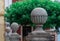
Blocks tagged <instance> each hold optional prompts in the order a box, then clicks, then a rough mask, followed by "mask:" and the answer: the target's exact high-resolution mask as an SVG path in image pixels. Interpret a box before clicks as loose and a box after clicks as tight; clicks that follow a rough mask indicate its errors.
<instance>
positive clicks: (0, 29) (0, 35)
mask: <svg viewBox="0 0 60 41" xmlns="http://www.w3.org/2000/svg"><path fill="white" fill-rule="evenodd" d="M3 15H4V0H0V41H4V16H3Z"/></svg>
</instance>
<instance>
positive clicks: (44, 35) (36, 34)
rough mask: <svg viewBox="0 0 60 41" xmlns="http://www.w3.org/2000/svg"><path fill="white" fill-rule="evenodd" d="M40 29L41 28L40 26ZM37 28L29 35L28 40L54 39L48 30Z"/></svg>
mask: <svg viewBox="0 0 60 41" xmlns="http://www.w3.org/2000/svg"><path fill="white" fill-rule="evenodd" d="M39 29H40V28H39ZM39 29H37V30H35V31H33V32H31V33H30V34H29V35H28V36H27V37H26V40H27V41H52V40H51V35H50V33H48V32H45V31H43V30H42V29H40V30H39Z"/></svg>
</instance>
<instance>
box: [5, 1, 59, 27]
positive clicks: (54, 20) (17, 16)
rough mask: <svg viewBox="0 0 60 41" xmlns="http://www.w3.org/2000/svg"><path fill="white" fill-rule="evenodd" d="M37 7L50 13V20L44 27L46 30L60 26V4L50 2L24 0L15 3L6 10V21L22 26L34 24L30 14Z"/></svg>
mask: <svg viewBox="0 0 60 41" xmlns="http://www.w3.org/2000/svg"><path fill="white" fill-rule="evenodd" d="M36 7H42V8H44V9H46V11H47V13H48V19H47V22H46V23H45V24H44V26H43V27H44V28H46V27H53V26H60V3H59V2H52V1H50V0H49V1H48V0H24V1H20V2H15V3H13V4H12V5H11V6H10V7H9V8H6V10H5V11H6V13H5V17H6V18H7V19H6V20H7V21H9V22H10V23H12V22H17V23H19V24H22V25H25V24H33V23H32V21H31V18H30V14H31V11H32V10H33V9H34V8H36Z"/></svg>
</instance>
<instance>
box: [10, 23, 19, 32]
mask: <svg viewBox="0 0 60 41" xmlns="http://www.w3.org/2000/svg"><path fill="white" fill-rule="evenodd" d="M18 28H19V25H18V23H16V22H13V23H12V24H11V29H12V30H13V31H14V32H16V31H17V30H18Z"/></svg>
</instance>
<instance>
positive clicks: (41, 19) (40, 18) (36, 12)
mask: <svg viewBox="0 0 60 41" xmlns="http://www.w3.org/2000/svg"><path fill="white" fill-rule="evenodd" d="M47 16H48V15H47V12H46V10H45V9H44V8H39V7H38V8H35V9H33V10H32V12H31V20H32V22H33V23H35V24H44V23H45V22H46V20H47Z"/></svg>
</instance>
